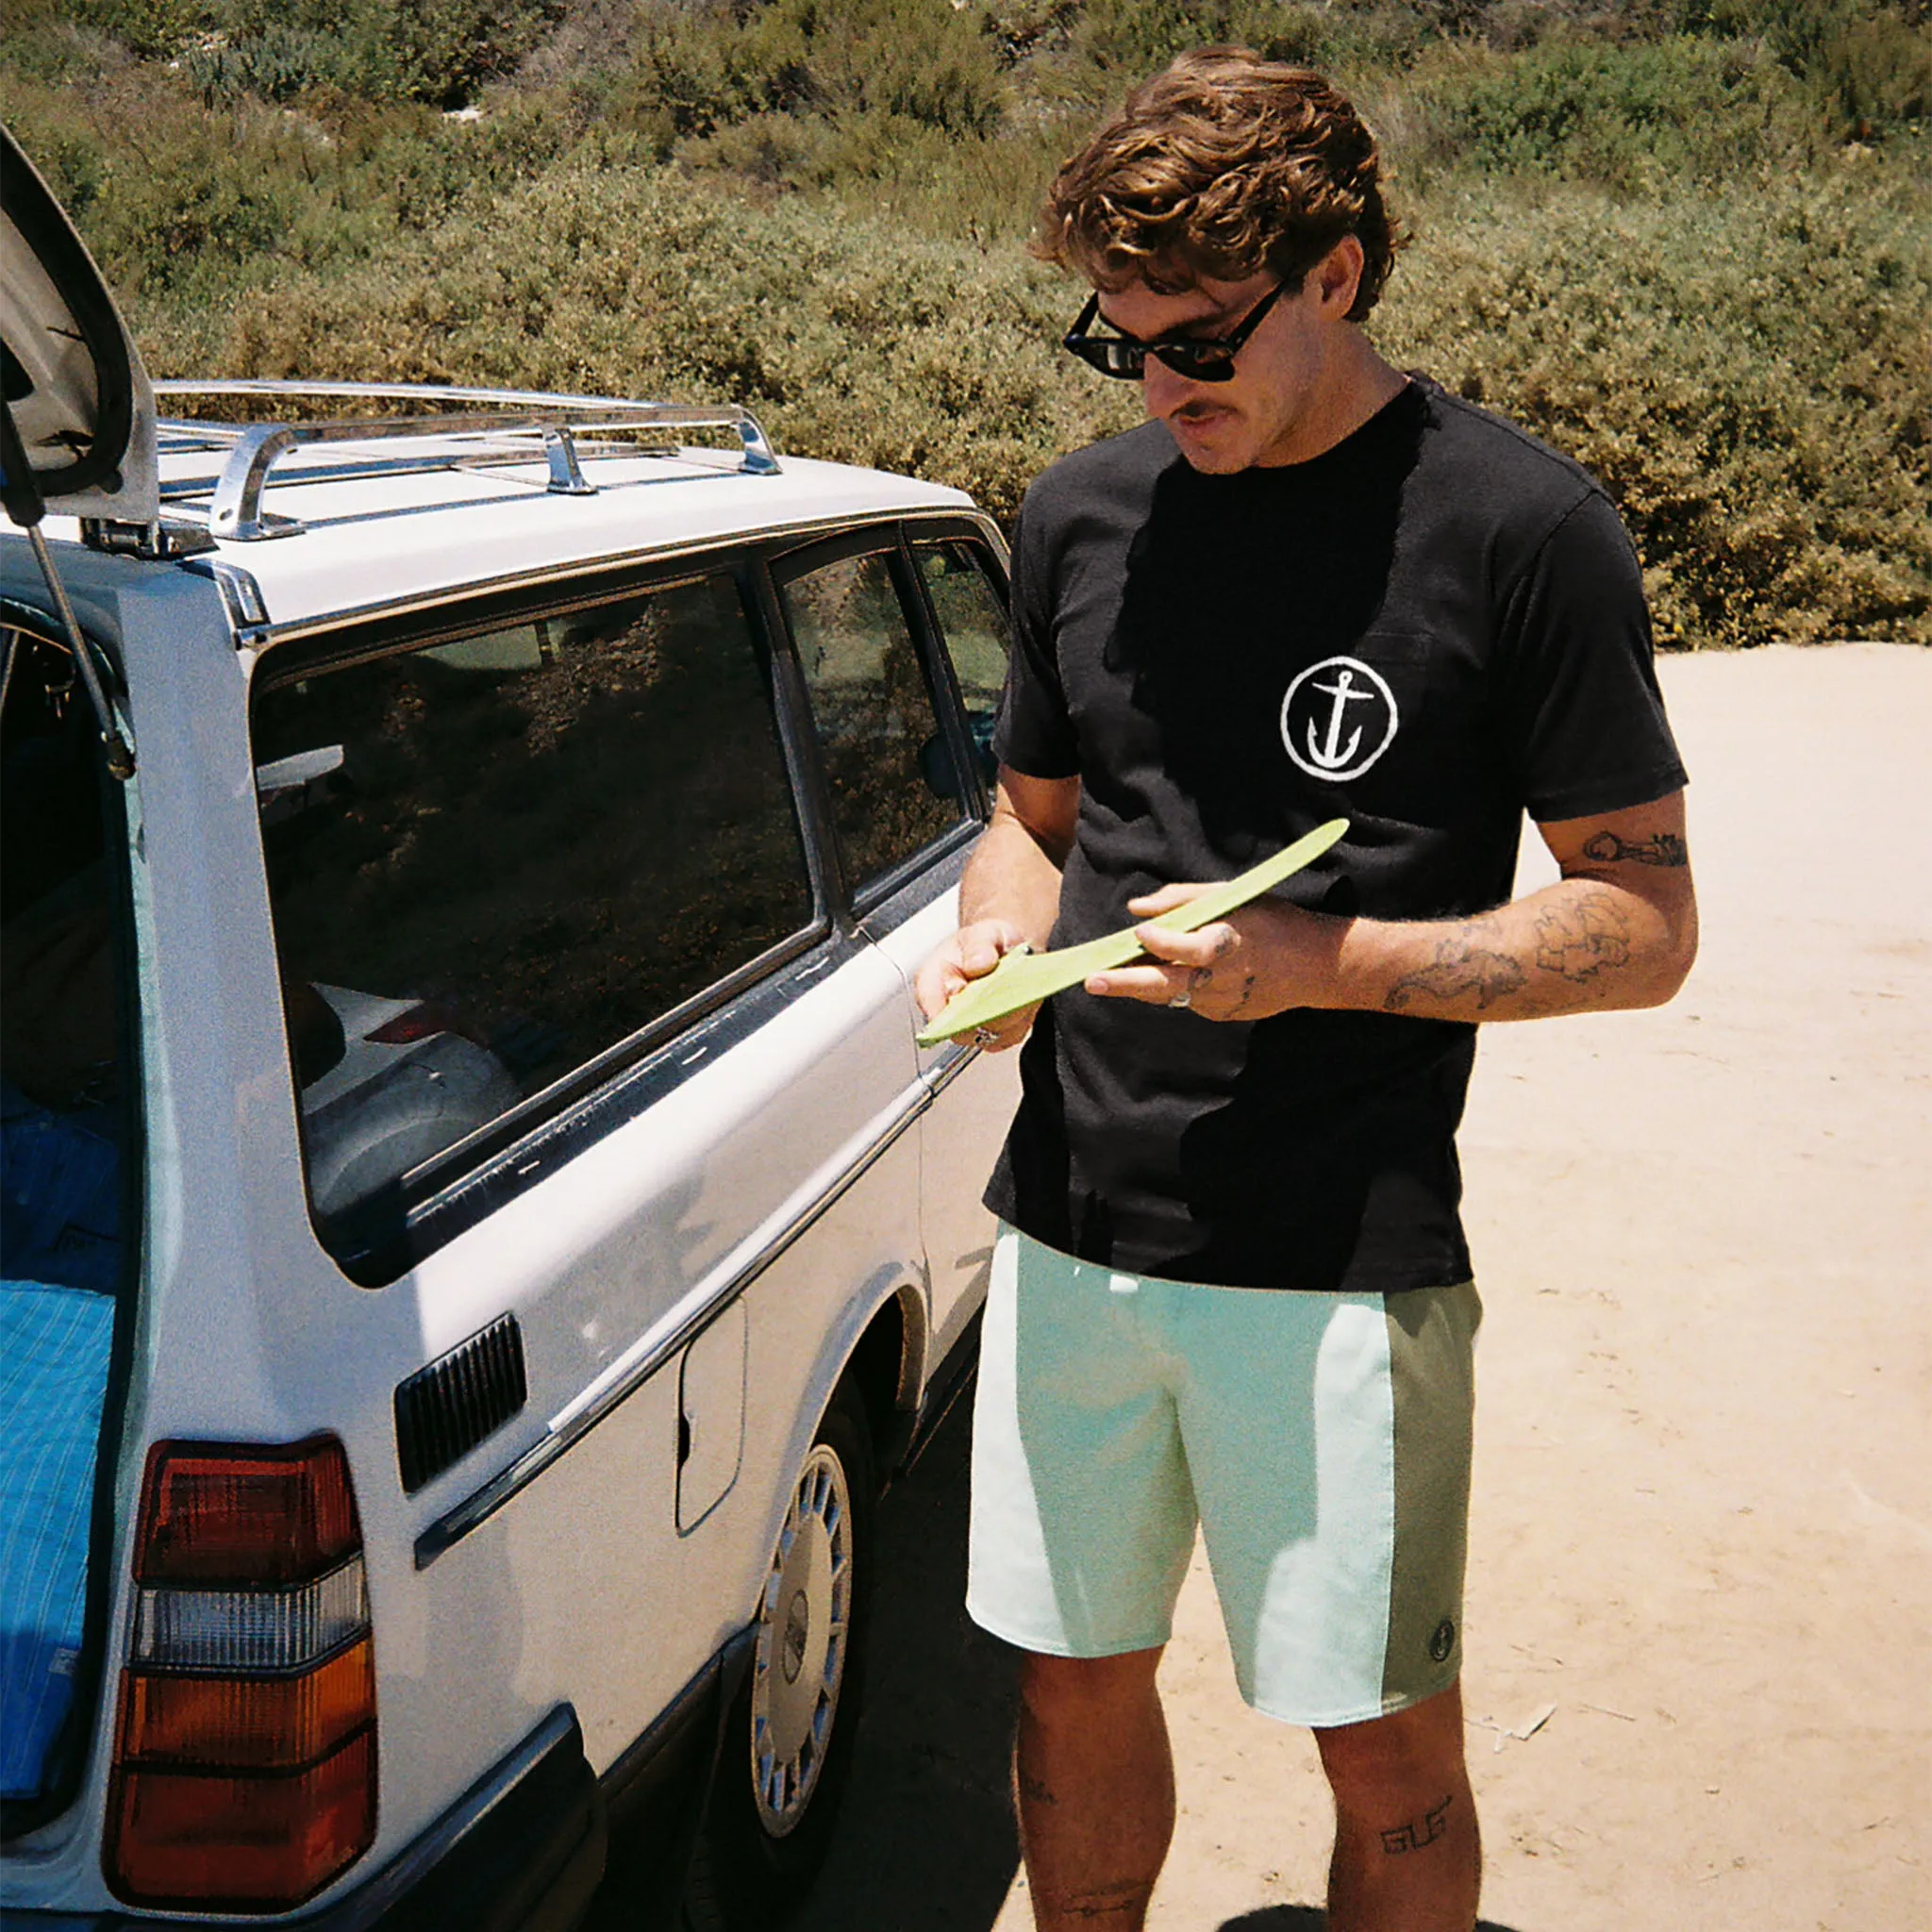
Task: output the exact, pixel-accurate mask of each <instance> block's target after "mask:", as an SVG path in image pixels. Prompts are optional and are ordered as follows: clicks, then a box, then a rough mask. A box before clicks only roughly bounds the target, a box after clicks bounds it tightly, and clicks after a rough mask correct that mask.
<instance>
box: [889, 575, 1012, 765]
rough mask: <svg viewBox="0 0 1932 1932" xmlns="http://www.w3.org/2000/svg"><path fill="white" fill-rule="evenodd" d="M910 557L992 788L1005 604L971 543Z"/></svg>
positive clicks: (1006, 639) (1006, 636)
mask: <svg viewBox="0 0 1932 1932" xmlns="http://www.w3.org/2000/svg"><path fill="white" fill-rule="evenodd" d="M913 555H914V556H915V557H917V558H918V559H919V575H920V576H921V577H922V579H924V584H925V589H926V593H927V595H928V596H929V597H930V598H931V599H932V608H933V610H934V613H935V614H936V615H937V616H938V618H939V621H940V632H941V636H942V637H943V638H944V639H945V643H946V654H947V656H948V657H950V658H952V660H953V675H954V676H955V677H957V678H958V681H959V698H960V702H961V704H962V705H963V706H964V707H965V711H966V728H967V730H968V731H969V732H970V733H971V735H972V738H973V742H974V748H975V749H976V750H977V751H978V753H979V757H980V762H981V764H982V766H983V767H984V769H985V773H986V779H987V783H988V784H989V786H990V785H991V782H992V778H993V774H994V770H995V762H994V759H993V755H992V727H993V720H994V719H995V717H997V716H998V713H999V708H1000V692H1001V691H1003V690H1004V689H1005V686H1006V681H1007V654H1008V649H1009V648H1010V640H1011V633H1010V632H1009V630H1008V621H1007V605H1006V600H1005V598H1003V597H1002V596H1001V595H1000V593H999V591H998V590H997V589H996V588H995V586H994V584H993V580H992V578H991V575H989V574H988V571H987V567H986V564H985V562H984V560H983V558H982V557H981V554H980V553H979V552H978V550H977V549H976V548H975V546H974V545H973V544H971V543H958V542H955V543H933V544H922V545H921V546H920V547H919V548H918V549H917V550H916V551H914V553H913Z"/></svg>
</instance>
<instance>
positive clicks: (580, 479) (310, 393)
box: [154, 379, 778, 543]
mask: <svg viewBox="0 0 1932 1932" xmlns="http://www.w3.org/2000/svg"><path fill="white" fill-rule="evenodd" d="M154 389H155V394H156V395H157V397H162V396H171V397H172V396H180V397H204V396H271V397H286V398H289V399H291V400H300V399H303V398H311V399H323V398H326V399H328V400H331V401H334V400H341V399H343V398H348V399H352V400H366V401H373V402H411V403H432V404H435V405H437V406H438V409H437V411H436V412H435V413H431V414H427V415H422V416H373V417H353V418H341V419H337V420H325V421H319V422H304V423H249V424H223V423H202V422H196V421H192V420H188V419H178V418H174V419H169V420H167V421H165V422H163V423H162V424H161V425H160V427H161V430H162V432H163V434H164V435H167V436H172V437H176V438H180V437H193V438H197V439H200V440H203V441H211V442H213V443H215V444H216V445H217V446H220V445H222V444H225V445H226V446H227V452H228V453H227V457H226V459H225V462H224V464H223V466H222V473H221V475H220V476H219V478H217V479H216V481H215V483H214V489H213V498H212V501H211V504H210V506H209V511H208V530H209V533H210V534H211V535H212V536H216V537H225V538H229V539H231V540H233V541H239V542H243V543H249V542H258V541H261V540H262V539H264V538H268V537H292V536H294V535H296V534H298V533H299V532H300V530H301V529H302V525H301V524H300V523H298V522H297V521H296V520H295V519H294V518H292V517H278V516H273V515H265V514H264V513H263V511H262V508H261V498H262V492H263V491H264V490H265V489H266V488H267V485H268V475H269V471H270V470H271V469H272V468H273V467H274V466H275V462H276V461H277V460H278V459H279V458H282V457H284V456H286V455H287V454H288V453H289V451H291V449H297V448H301V447H304V446H306V445H308V444H311V443H320V442H370V441H378V440H386V439H390V438H395V439H406V438H416V439H426V438H443V439H446V438H450V437H470V436H474V437H476V438H478V439H482V440H490V439H499V438H502V437H506V436H515V437H522V438H526V439H527V438H533V437H534V438H537V439H540V440H541V446H542V450H543V454H544V456H545V458H546V459H547V460H548V462H549V466H550V489H551V490H552V491H555V492H557V493H559V494H562V495H568V496H589V495H591V494H593V493H594V492H595V485H593V484H591V483H590V482H588V481H586V479H585V476H584V473H583V468H582V465H581V464H580V463H579V461H578V459H577V447H576V438H577V437H578V436H580V435H582V434H584V433H585V432H587V431H590V432H595V431H629V432H633V433H635V432H636V431H639V430H652V429H656V430H667V429H734V430H736V431H737V432H738V437H739V440H740V441H741V443H742V444H743V445H744V459H743V462H742V464H741V473H742V474H743V475H752V476H771V475H776V474H777V471H778V458H777V457H776V456H775V455H774V453H773V450H772V445H771V443H770V441H767V439H766V436H765V432H764V431H763V429H761V428H760V427H759V426H758V419H757V418H756V417H755V416H753V415H752V413H751V411H750V410H748V409H743V408H740V407H739V406H738V405H737V404H735V403H724V404H719V405H715V406H704V405H697V406H687V405H683V404H678V403H650V402H636V401H626V400H625V399H624V398H622V397H618V396H577V395H558V394H552V393H549V392H546V391H533V390H513V389H454V388H448V387H445V386H443V385H441V384H435V383H404V382H277V381H251V380H241V379H236V380H230V381H222V382H158V383H156V384H155V386H154ZM458 403H463V404H484V405H488V406H489V410H490V412H489V413H486V412H484V411H481V410H476V409H470V410H464V411H460V412H459V411H457V410H455V409H451V408H447V407H446V406H447V405H451V404H458ZM527 459H528V451H527V449H523V450H515V451H507V452H504V453H503V454H501V455H499V456H496V457H495V458H493V460H496V461H499V462H514V461H525V460H527ZM448 461H449V458H447V457H446V456H444V457H440V458H436V459H435V462H434V463H429V464H425V462H424V460H423V458H421V457H420V456H418V457H416V458H408V457H398V458H394V459H392V460H390V461H387V462H377V463H372V464H367V465H361V466H358V469H357V471H356V474H358V475H360V474H365V473H369V472H373V471H376V470H392V469H395V470H399V469H411V468H425V467H437V466H440V465H441V464H445V463H447V462H448ZM344 474H348V473H346V472H345V473H344ZM163 493H164V494H174V493H177V492H174V491H167V490H166V488H165V487H164V491H163ZM195 493H197V494H198V493H199V491H196V492H195Z"/></svg>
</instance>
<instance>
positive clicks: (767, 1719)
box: [685, 1383, 877, 1932]
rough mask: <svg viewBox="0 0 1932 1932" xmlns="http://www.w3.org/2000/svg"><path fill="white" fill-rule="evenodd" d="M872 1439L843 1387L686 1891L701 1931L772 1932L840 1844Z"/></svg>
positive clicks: (782, 1538)
mask: <svg viewBox="0 0 1932 1932" xmlns="http://www.w3.org/2000/svg"><path fill="white" fill-rule="evenodd" d="M876 1501H877V1497H876V1489H875V1485H874V1474H873V1456H872V1441H871V1436H870V1433H869V1431H868V1429H867V1427H866V1423H865V1411H864V1409H863V1407H862V1406H861V1405H860V1403H859V1401H858V1396H857V1392H856V1391H853V1390H852V1389H851V1388H850V1387H849V1386H848V1385H846V1384H842V1383H841V1385H840V1389H839V1391H838V1393H837V1394H836V1395H835V1396H834V1397H833V1399H832V1406H831V1407H830V1408H829V1409H827V1410H826V1411H825V1414H824V1419H823V1420H822V1421H821V1422H820V1424H819V1426H818V1433H817V1435H816V1437H815V1438H814V1440H813V1442H812V1446H811V1450H810V1452H809V1454H808V1456H807V1457H806V1459H805V1466H804V1467H803V1468H802V1469H801V1470H800V1471H799V1473H798V1475H797V1477H796V1478H795V1480H794V1481H793V1483H792V1486H791V1501H790V1503H789V1504H788V1506H787V1508H786V1511H785V1522H784V1526H783V1528H782V1529H781V1530H780V1531H779V1535H778V1544H777V1547H776V1549H774V1551H773V1553H772V1565H771V1569H770V1571H769V1573H768V1574H767V1577H766V1583H765V1589H764V1592H763V1594H762V1595H761V1596H760V1598H759V1600H758V1625H757V1630H756V1633H755V1636H754V1639H753V1650H752V1660H751V1665H750V1668H749V1669H748V1670H747V1671H746V1673H745V1677H744V1683H743V1686H742V1687H741V1690H740V1691H739V1693H738V1696H737V1697H736V1699H735V1700H734V1701H733V1703H732V1707H731V1709H730V1712H729V1713H728V1715H727V1716H726V1718H725V1723H724V1744H723V1747H722V1749H721V1750H720V1753H719V1757H718V1768H717V1773H716V1775H715V1777H714V1779H713V1782H712V1788H711V1795H710V1802H709V1805H708V1807H707V1810H706V1813H705V1821H704V1824H703V1825H702V1826H701V1827H700V1830H699V1833H698V1842H697V1847H696V1850H695V1852H694V1853H693V1855H692V1859H691V1876H690V1880H689V1882H688V1884H687V1887H686V1890H685V1920H686V1924H687V1925H688V1926H689V1927H691V1932H770V1928H771V1927H773V1926H774V1925H776V1924H779V1923H780V1922H781V1921H782V1920H783V1919H784V1918H785V1917H786V1915H787V1914H788V1913H789V1912H790V1911H791V1910H792V1909H793V1908H794V1907H796V1906H797V1905H798V1904H799V1903H800V1902H801V1901H802V1900H803V1898H804V1896H805V1894H806V1893H807V1891H808V1890H809V1889H810V1887H811V1882H812V1880H813V1879H814V1878H815V1877H816V1876H817V1875H818V1870H819V1867H820V1866H821V1865H822V1864H824V1858H825V1854H826V1852H827V1851H828V1850H829V1849H830V1847H831V1841H832V1833H833V1830H834V1827H835V1825H836V1824H837V1812H838V1808H839V1800H840V1797H841V1793H842V1791H843V1790H844V1786H845V1780H846V1777H847V1776H848V1774H849V1773H850V1769H851V1761H852V1752H853V1742H854V1739H853V1734H854V1732H855V1731H856V1730H857V1729H858V1704H859V1692H860V1689H861V1683H860V1678H861V1673H862V1669H863V1662H864V1640H865V1631H866V1622H867V1612H868V1609H869V1607H870V1599H871V1592H872V1575H871V1572H872V1562H873V1550H872V1532H873V1523H874V1509H875V1506H876Z"/></svg>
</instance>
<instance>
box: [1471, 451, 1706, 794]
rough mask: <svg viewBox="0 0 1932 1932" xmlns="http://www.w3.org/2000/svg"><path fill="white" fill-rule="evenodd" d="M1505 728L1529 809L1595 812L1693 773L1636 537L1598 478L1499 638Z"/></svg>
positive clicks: (1531, 574) (1523, 588) (1525, 581)
mask: <svg viewBox="0 0 1932 1932" xmlns="http://www.w3.org/2000/svg"><path fill="white" fill-rule="evenodd" d="M1498 642H1499V660H1498V661H1499V668H1500V670H1501V672H1502V674H1503V675H1502V680H1501V684H1502V706H1503V719H1502V724H1503V730H1504V735H1505V739H1506V742H1507V748H1508V753H1509V757H1510V758H1511V760H1512V763H1513V764H1514V766H1515V770H1516V774H1517V778H1518V782H1519V785H1520V788H1521V795H1522V798H1523V803H1524V807H1525V808H1526V809H1527V810H1528V812H1529V815H1530V816H1531V817H1532V818H1533V819H1535V820H1537V821H1539V822H1540V823H1544V824H1547V823H1550V822H1552V821H1556V820H1560V819H1580V818H1591V817H1594V816H1595V815H1596V814H1598V813H1600V812H1608V811H1620V810H1623V809H1624V808H1626V807H1628V806H1634V805H1648V804H1649V803H1650V802H1651V801H1652V800H1654V799H1658V798H1664V797H1668V796H1669V795H1670V794H1671V793H1672V792H1674V791H1678V790H1679V789H1680V788H1681V787H1682V786H1683V784H1684V782H1685V773H1684V766H1683V763H1682V761H1681V760H1680V759H1679V758H1678V756H1677V746H1676V741H1675V740H1674V738H1673V737H1672V735H1671V727H1670V723H1669V721H1668V720H1667V719H1666V718H1665V716H1664V705H1663V695H1662V692H1661V691H1659V690H1658V688H1657V668H1656V665H1655V664H1654V662H1653V661H1652V653H1651V636H1650V613H1649V611H1648V610H1647V609H1646V608H1645V606H1644V601H1643V576H1642V572H1641V569H1640V568H1639V566H1638V562H1637V555H1636V552H1635V551H1634V550H1633V549H1632V548H1631V545H1630V539H1629V537H1628V536H1627V535H1626V534H1625V533H1624V526H1623V525H1622V523H1621V522H1619V521H1618V517H1617V513H1616V511H1615V509H1614V508H1611V506H1610V503H1609V501H1608V499H1607V497H1605V496H1604V495H1603V493H1602V492H1601V491H1598V490H1594V489H1592V490H1591V491H1589V492H1588V493H1587V494H1586V495H1585V496H1584V497H1583V498H1582V500H1581V501H1580V502H1579V503H1578V504H1577V505H1576V506H1575V507H1574V508H1573V509H1572V510H1570V512H1569V513H1568V514H1567V515H1566V516H1565V517H1564V518H1563V519H1562V521H1561V522H1560V523H1558V524H1557V526H1556V528H1555V529H1554V530H1552V531H1551V533H1550V534H1549V536H1548V537H1547V538H1546V539H1544V541H1543V542H1542V543H1541V545H1540V546H1539V548H1538V549H1537V551H1536V553H1535V555H1534V556H1533V557H1532V558H1530V560H1529V562H1528V564H1527V566H1526V567H1525V568H1524V571H1523V574H1522V575H1521V576H1520V578H1519V579H1518V580H1517V582H1516V583H1515V585H1514V586H1512V587H1511V589H1510V591H1509V593H1508V595H1507V600H1506V603H1505V606H1504V610H1503V623H1502V629H1501V635H1500V638H1499V641H1498Z"/></svg>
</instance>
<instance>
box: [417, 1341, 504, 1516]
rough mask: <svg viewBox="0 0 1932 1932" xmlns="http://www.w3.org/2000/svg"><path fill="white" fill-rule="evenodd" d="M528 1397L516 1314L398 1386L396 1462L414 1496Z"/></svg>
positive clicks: (451, 1351) (481, 1439) (459, 1346)
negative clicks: (399, 1465)
mask: <svg viewBox="0 0 1932 1932" xmlns="http://www.w3.org/2000/svg"><path fill="white" fill-rule="evenodd" d="M528 1395H529V1384H528V1382H527V1381H526V1380H525V1375H524V1337H523V1331H522V1330H521V1329H519V1328H518V1326H517V1318H516V1317H515V1316H514V1315H505V1316H504V1317H503V1318H502V1319H501V1320H500V1321H496V1322H492V1323H491V1324H490V1326H489V1327H487V1328H485V1329H483V1330H482V1331H481V1333H479V1334H476V1335H473V1336H471V1337H470V1339H469V1341H464V1342H460V1343H458V1345H457V1346H456V1347H455V1348H453V1349H451V1350H450V1352H449V1353H448V1354H447V1355H446V1356H443V1357H441V1358H440V1359H438V1360H436V1361H433V1362H431V1363H430V1364H429V1366H428V1367H427V1368H426V1369H419V1370H418V1371H417V1372H416V1373H415V1374H413V1375H411V1376H410V1377H409V1379H408V1381H407V1382H405V1383H403V1384H402V1385H401V1386H400V1387H399V1388H398V1389H397V1390H396V1459H397V1460H398V1462H400V1463H401V1465H402V1472H403V1489H404V1491H405V1492H406V1493H408V1494H409V1495H412V1496H413V1495H414V1494H415V1493H416V1491H418V1490H420V1489H421V1488H422V1487H423V1485H424V1484H425V1483H426V1482H427V1481H428V1480H429V1479H430V1478H431V1477H432V1476H437V1475H441V1474H442V1472H443V1471H444V1470H446V1469H447V1468H448V1467H449V1466H450V1464H451V1463H453V1462H455V1461H457V1460H458V1458H459V1457H464V1456H467V1455H468V1454H469V1453H470V1451H471V1450H472V1449H474V1448H475V1446H476V1444H477V1443H478V1442H480V1441H483V1439H484V1438H485V1437H486V1436H491V1435H493V1434H494V1433H495V1432H496V1431H497V1430H498V1429H500V1428H501V1427H502V1426H503V1425H504V1424H505V1423H507V1422H508V1420H509V1419H510V1417H511V1416H513V1415H515V1414H516V1412H517V1410H518V1409H520V1408H521V1407H523V1406H524V1403H525V1399H526V1398H527V1397H528Z"/></svg>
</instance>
